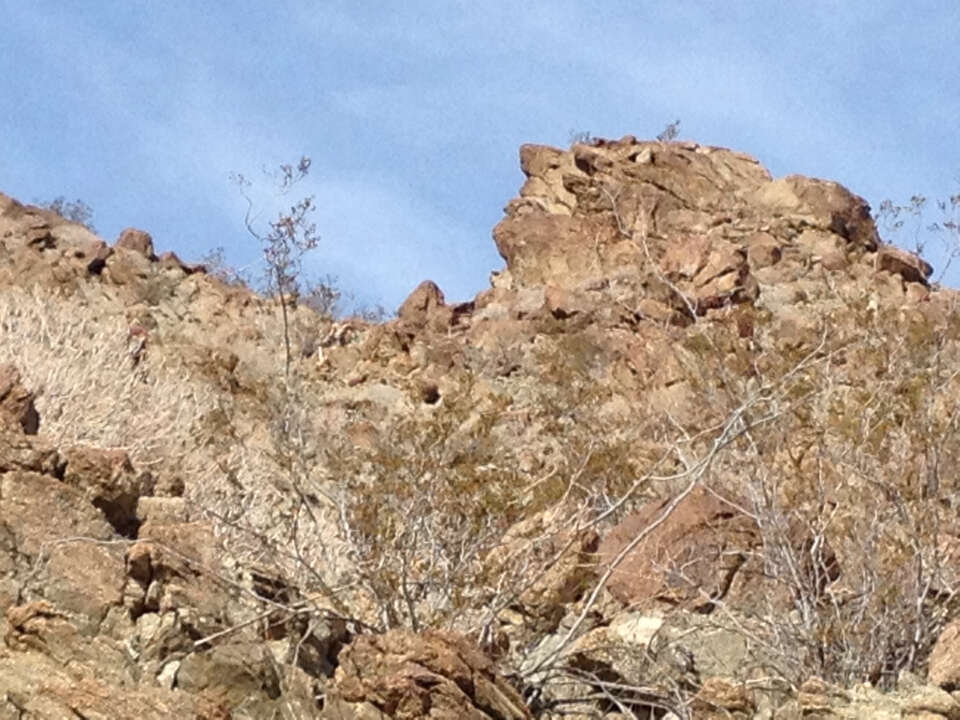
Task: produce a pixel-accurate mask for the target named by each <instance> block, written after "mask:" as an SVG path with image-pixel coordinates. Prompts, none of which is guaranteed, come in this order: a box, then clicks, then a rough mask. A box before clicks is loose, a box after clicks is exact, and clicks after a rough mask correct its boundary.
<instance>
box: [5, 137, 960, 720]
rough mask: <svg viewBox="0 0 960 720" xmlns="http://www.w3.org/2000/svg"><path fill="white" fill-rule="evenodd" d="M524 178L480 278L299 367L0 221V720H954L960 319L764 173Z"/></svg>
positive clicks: (194, 281)
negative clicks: (922, 676)
mask: <svg viewBox="0 0 960 720" xmlns="http://www.w3.org/2000/svg"><path fill="white" fill-rule="evenodd" d="M520 161H521V167H522V169H523V172H524V174H525V175H526V180H525V182H524V185H523V187H522V189H521V190H520V193H519V196H518V197H516V198H514V199H513V200H511V201H510V203H509V204H508V205H507V208H506V214H505V217H504V218H503V220H502V221H501V222H500V223H499V224H498V225H497V226H496V228H494V231H493V239H494V241H495V243H496V245H497V248H498V249H499V251H500V253H501V255H502V256H503V258H504V260H505V265H506V266H505V268H504V269H502V270H500V271H497V272H494V273H493V274H492V276H491V287H490V288H489V289H486V290H484V291H483V292H481V293H479V294H478V295H477V296H476V298H474V299H473V300H471V301H469V302H464V303H456V304H454V303H448V302H447V301H446V299H445V298H444V295H443V292H442V290H441V289H440V288H439V287H438V286H437V285H436V284H435V283H433V282H430V281H424V282H423V283H421V284H420V285H419V286H418V287H416V288H415V289H414V290H413V292H412V293H411V295H410V297H409V298H408V299H407V300H406V302H404V303H403V305H402V306H401V308H400V309H399V310H398V313H397V317H395V318H391V319H388V320H387V321H385V322H382V323H376V324H375V323H372V322H368V321H367V320H364V319H362V318H350V319H341V320H340V321H337V322H335V321H334V320H333V318H330V317H326V316H321V315H318V314H317V313H315V312H313V311H312V310H310V308H308V307H306V305H304V304H303V303H299V302H298V303H296V304H290V305H288V306H287V307H286V308H285V309H286V311H287V313H288V319H289V327H288V328H287V329H288V330H289V338H285V337H284V331H283V328H284V326H283V325H282V324H281V321H280V320H279V319H278V318H279V314H278V310H279V308H278V307H277V305H276V303H275V302H274V301H273V300H271V299H269V298H262V297H258V296H257V295H256V294H255V293H253V292H252V291H251V290H250V289H249V288H245V287H240V286H237V285H236V284H233V285H232V284H230V283H228V282H226V281H223V280H220V279H218V278H217V277H216V275H217V273H214V272H211V273H210V274H208V273H206V272H205V270H204V268H202V267H201V266H194V265H188V264H186V263H184V262H182V261H181V260H180V259H179V258H177V257H176V256H175V255H173V254H172V253H159V255H158V253H157V249H156V248H154V245H153V240H152V238H151V237H150V235H149V233H147V232H145V231H142V230H135V229H128V230H125V231H124V232H123V233H122V234H121V236H120V237H119V238H118V239H117V241H116V242H115V243H113V244H107V243H106V242H104V241H103V240H102V239H101V238H99V237H97V236H95V235H93V234H92V233H91V232H89V231H88V230H86V229H85V228H82V227H80V226H78V225H75V224H73V223H70V222H67V221H66V220H64V219H63V218H61V217H59V216H57V215H56V214H55V213H52V212H50V211H46V210H42V209H39V208H33V207H29V206H25V205H22V204H20V203H18V202H16V201H15V200H13V199H11V198H8V197H6V196H2V195H0V334H2V336H3V337H2V338H0V340H3V342H0V616H2V617H3V618H4V619H3V622H2V624H0V636H2V644H0V719H2V720H5V718H6V717H8V716H9V717H12V718H13V717H15V718H20V717H23V718H28V717H29V718H34V717H36V718H51V720H52V719H53V718H61V717H89V718H100V717H116V718H121V719H123V718H131V719H132V718H141V717H143V718H153V717H156V718H160V717H196V718H211V719H212V718H228V717H235V718H238V719H239V718H248V717H280V716H283V717H287V716H290V717H296V718H308V717H329V718H387V717H390V718H410V719H411V720H412V719H413V718H420V717H431V718H451V717H467V718H478V719H483V718H503V719H507V718H532V717H537V718H544V719H546V718H550V719H551V720H553V719H555V718H556V719H559V718H564V720H568V719H569V718H575V719H576V720H580V719H583V720H586V718H610V719H611V720H612V719H613V718H617V719H618V720H619V718H622V717H629V715H630V713H633V714H634V716H636V717H644V718H669V717H671V714H672V717H677V718H683V720H687V718H699V717H703V718H713V717H716V718H720V717H736V718H748V717H764V718H790V717H797V718H799V717H804V718H817V717H824V718H826V717H851V718H852V717H912V718H917V720H919V718H927V719H932V718H936V717H958V716H960V715H958V710H957V707H958V706H957V702H956V697H955V693H956V691H957V690H958V687H960V686H958V683H960V679H958V676H957V673H956V671H955V668H956V667H957V665H958V663H957V661H956V655H957V653H956V647H955V646H956V645H957V643H956V635H957V632H956V622H957V620H956V607H955V604H951V602H952V601H951V598H953V597H954V595H955V589H956V588H955V585H956V577H957V573H956V568H954V567H953V565H954V564H955V563H954V562H953V560H954V559H955V558H954V557H953V550H950V548H955V547H956V546H957V545H958V543H960V540H958V538H960V532H958V530H957V526H956V521H955V517H953V515H954V514H955V508H956V507H957V506H958V503H960V494H958V492H960V491H958V488H957V484H956V482H955V481H954V478H953V476H952V475H951V474H950V471H949V468H952V467H954V466H955V465H956V463H957V462H960V439H958V438H960V434H958V433H957V432H956V418H957V416H958V411H957V401H956V398H957V397H960V379H958V378H960V366H958V364H957V358H958V357H960V319H958V317H960V316H958V314H957V313H956V310H955V308H956V307H957V306H958V302H957V301H958V296H957V294H956V293H955V292H953V291H949V290H944V289H941V288H938V287H936V286H933V287H931V286H930V285H929V283H928V278H929V277H930V275H931V268H930V266H929V265H928V264H927V263H925V262H924V261H923V260H922V259H920V258H918V257H915V256H913V255H911V254H909V253H907V252H904V251H902V250H899V249H897V248H893V247H889V246H886V245H884V244H883V243H882V242H881V240H880V238H879V237H878V235H877V231H876V228H875V226H874V224H873V222H872V220H871V219H870V213H869V208H868V207H867V205H866V203H865V202H864V201H863V200H862V199H861V198H859V197H857V196H856V195H854V194H852V193H850V192H849V191H847V190H846V189H844V188H843V187H841V186H839V185H837V184H835V183H831V182H827V181H823V180H816V179H810V178H803V177H798V176H790V177H786V178H781V179H774V178H772V177H771V176H770V174H769V173H768V172H767V171H766V170H765V169H764V168H763V167H761V166H760V165H759V164H758V163H757V161H756V160H754V159H753V158H751V157H749V156H747V155H744V154H742V153H737V152H734V151H731V150H726V149H723V148H714V147H704V146H700V145H696V144H693V143H665V142H644V141H639V140H637V139H635V138H633V137H626V138H623V139H621V140H619V141H595V142H592V143H590V144H576V145H574V146H573V147H571V148H570V149H567V150H560V149H555V148H548V147H543V146H535V145H527V146H524V147H523V148H521V151H520ZM286 339H289V340H290V343H291V346H292V347H293V348H295V349H297V352H296V353H295V355H296V357H295V358H294V361H293V362H292V363H291V368H290V375H289V376H286V375H285V370H284V368H283V362H281V361H279V360H278V358H280V357H281V356H282V355H283V354H284V353H283V352H278V349H280V348H283V347H284V343H285V340H286ZM10 363H13V364H10ZM34 393H35V394H34ZM41 421H42V422H41ZM692 478H696V479H697V482H696V485H695V487H694V490H693V491H692V492H691V493H690V494H689V495H687V496H685V497H683V498H681V500H680V501H679V502H676V501H677V499H678V497H679V496H678V493H680V492H682V490H683V488H685V487H688V486H689V483H690V481H691V479H692ZM944 548H946V549H947V550H948V551H944V550H943V549H944ZM935 550H936V551H937V552H935ZM615 562H616V563H617V564H616V567H613V565H614V563H615ZM917 568H920V569H921V574H922V573H923V572H927V573H928V576H923V577H919V576H918V575H917V572H916V570H917ZM910 593H913V594H912V595H911V594H910ZM918 609H919V610H918ZM864 618H867V619H869V622H867V621H865V620H864ZM438 628H443V629H442V630H439V629H438ZM414 630H417V632H414ZM941 630H942V632H941ZM936 633H939V640H937V637H936ZM935 641H936V642H935ZM910 671H915V672H917V671H918V672H927V673H928V680H929V684H926V685H925V684H923V683H921V682H920V681H918V680H916V678H915V677H914V676H913V675H911V672H910ZM508 678H509V680H508ZM866 681H869V683H870V685H866V684H864V683H866ZM878 687H879V688H883V690H884V691H885V692H881V691H880V690H878V689H876V688H878ZM951 693H954V695H951Z"/></svg>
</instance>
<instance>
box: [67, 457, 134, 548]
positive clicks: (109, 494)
mask: <svg viewBox="0 0 960 720" xmlns="http://www.w3.org/2000/svg"><path fill="white" fill-rule="evenodd" d="M61 458H62V460H63V462H64V470H63V482H65V483H66V484H67V485H71V486H73V487H75V488H78V489H79V490H81V491H83V493H84V494H85V495H86V496H87V497H88V498H89V499H90V502H91V503H93V505H94V506H95V507H97V508H99V509H100V510H101V511H102V512H103V514H104V515H105V516H106V518H107V520H108V521H109V522H110V524H111V525H113V526H114V527H115V528H116V529H117V531H118V532H119V533H121V534H123V535H127V536H128V537H132V536H133V534H134V533H135V532H136V528H137V526H138V525H139V521H138V520H137V501H138V500H139V499H140V496H141V495H148V494H151V493H152V491H153V478H152V477H151V476H150V474H149V473H138V472H137V471H136V470H135V469H134V467H133V464H132V463H131V462H130V458H129V456H128V455H127V453H126V452H124V451H123V450H103V449H101V448H93V447H87V446H76V447H69V448H66V449H64V450H63V451H61Z"/></svg>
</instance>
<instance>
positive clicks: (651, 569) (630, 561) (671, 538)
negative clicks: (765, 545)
mask: <svg viewBox="0 0 960 720" xmlns="http://www.w3.org/2000/svg"><path fill="white" fill-rule="evenodd" d="M671 502H672V500H671V499H668V500H664V501H661V502H655V503H649V504H648V505H645V506H643V507H642V508H640V510H638V511H637V512H636V513H634V514H633V515H630V516H629V517H627V518H626V519H625V520H624V521H623V522H621V523H620V524H619V525H618V526H617V527H615V528H614V529H613V530H612V531H611V532H610V533H609V534H608V535H607V536H606V537H604V538H603V540H602V541H601V543H600V548H599V556H600V559H601V562H602V563H604V564H606V563H609V562H612V561H613V560H614V559H615V558H616V557H617V556H618V555H619V554H620V553H621V552H622V551H623V550H624V549H625V548H626V546H627V545H629V544H630V543H631V542H632V541H633V540H634V538H636V537H637V536H638V535H639V534H640V533H643V532H645V531H647V529H648V528H650V527H651V526H653V525H654V524H656V523H658V522H659V524H658V525H656V527H654V528H653V529H652V530H650V531H649V533H648V534H647V535H646V537H645V539H644V540H642V541H641V542H640V543H639V544H638V545H637V546H636V547H635V548H634V549H633V550H632V551H630V552H629V553H628V554H627V555H626V556H625V557H624V559H623V561H622V562H621V564H620V565H619V566H618V567H617V569H616V571H615V572H614V573H613V575H612V576H611V578H610V581H609V585H608V587H609V589H610V592H611V593H612V594H613V595H614V596H616V597H617V598H618V599H620V600H621V601H622V602H624V603H627V604H633V603H643V602H649V601H652V600H657V601H660V602H665V603H667V604H669V605H682V606H686V607H689V608H691V609H695V610H699V611H709V610H710V609H712V608H713V607H714V604H715V603H716V601H718V600H721V599H723V598H724V597H725V596H726V594H727V592H728V590H729V589H730V586H731V584H732V583H733V581H734V577H735V576H736V574H737V572H738V571H739V570H740V569H741V567H742V566H743V565H744V563H745V562H746V561H747V557H748V555H749V554H750V552H751V550H752V549H753V548H755V547H756V546H757V544H758V542H759V536H758V534H757V528H756V525H755V523H754V522H753V520H752V519H750V518H749V517H748V516H746V515H744V514H743V513H742V512H741V511H740V510H738V509H737V506H738V504H739V503H737V502H733V501H727V500H725V499H724V498H722V496H719V495H717V494H714V493H713V492H711V491H708V490H707V489H706V488H704V487H702V486H697V487H696V488H694V490H693V491H692V492H691V493H690V494H689V495H687V497H686V498H684V499H683V500H681V501H680V502H679V503H678V504H677V505H676V507H675V508H674V510H673V511H672V512H670V513H669V514H667V515H666V516H665V513H667V511H668V510H669V506H670V504H671ZM740 506H741V507H742V505H740ZM664 516H665V517H664ZM661 518H663V520H662V521H661V520H660V519H661Z"/></svg>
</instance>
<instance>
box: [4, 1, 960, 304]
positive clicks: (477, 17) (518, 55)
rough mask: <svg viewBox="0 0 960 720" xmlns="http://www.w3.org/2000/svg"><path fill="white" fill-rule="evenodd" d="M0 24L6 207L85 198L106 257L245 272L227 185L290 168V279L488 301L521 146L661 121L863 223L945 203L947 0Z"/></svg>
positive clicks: (28, 13) (197, 9) (235, 14)
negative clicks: (116, 246) (138, 251)
mask: <svg viewBox="0 0 960 720" xmlns="http://www.w3.org/2000/svg"><path fill="white" fill-rule="evenodd" d="M0 17H2V18H3V28H2V31H0V191H2V192H5V193H7V194H10V195H13V196H14V197H17V198H18V199H20V200H23V201H27V202H29V201H34V200H50V199H52V198H54V197H56V196H60V195H63V196H66V197H67V198H68V199H71V200H72V199H75V198H80V199H83V200H84V201H85V202H86V203H88V204H89V205H90V206H91V207H92V208H93V210H94V213H95V214H94V218H93V222H94V224H95V225H96V227H97V229H98V231H99V232H100V233H101V234H102V235H103V236H104V237H106V238H107V239H110V240H112V239H113V238H115V237H116V235H117V234H118V233H119V231H120V230H121V229H123V228H124V227H127V226H137V227H141V228H143V229H145V230H148V231H150V232H151V233H152V234H153V236H154V241H155V245H156V246H157V248H158V249H159V250H167V249H172V250H174V251H176V252H177V253H178V254H180V255H181V256H182V257H184V258H185V259H199V258H200V257H201V256H202V255H203V254H205V253H206V252H208V251H209V250H211V249H212V248H215V247H217V246H223V247H224V248H225V251H226V255H227V258H228V259H229V260H230V261H231V262H232V263H234V264H236V265H239V266H249V267H251V268H253V269H254V271H256V268H257V263H258V248H257V246H256V244H255V243H254V242H253V241H252V240H251V238H249V236H247V235H246V234H245V231H244V229H243V222H242V221H243V214H244V208H245V205H244V201H243V200H242V198H241V197H240V196H239V194H238V192H237V189H236V188H235V187H234V186H232V185H231V184H230V182H229V180H228V177H229V175H230V173H231V172H242V173H244V174H246V175H248V176H250V177H252V178H257V177H258V175H259V169H260V168H261V167H263V166H269V167H273V166H276V165H277V164H279V163H282V162H295V161H296V159H297V158H299V157H300V155H302V154H307V155H309V156H310V157H312V158H313V168H312V171H311V175H310V177H309V178H308V180H307V182H305V183H304V184H303V186H302V190H303V192H306V193H313V194H315V196H316V200H317V203H318V206H319V209H318V211H317V214H316V223H317V226H318V229H319V231H320V233H321V237H322V241H321V245H320V248H319V249H318V250H317V251H316V252H315V253H314V254H313V256H312V258H311V259H310V260H309V261H308V264H309V269H310V270H311V271H312V272H314V273H315V274H325V273H332V274H334V275H337V276H338V277H339V278H340V284H341V285H342V286H343V288H344V289H346V290H348V291H351V292H352V293H353V294H354V295H355V296H356V298H357V300H358V301H359V302H360V303H363V304H373V303H382V304H383V305H385V306H386V307H387V308H388V309H391V310H392V309H394V308H396V306H397V305H398V304H399V303H400V302H401V301H402V300H403V298H404V297H405V296H406V294H407V293H408V292H409V291H410V290H411V289H412V288H413V287H415V286H416V285H417V283H419V282H420V281H421V280H423V279H425V278H431V279H433V280H435V281H436V282H437V283H438V284H439V285H440V286H441V287H442V288H443V289H444V291H445V292H446V294H447V297H448V299H452V300H460V299H466V298H468V297H472V296H473V294H474V293H476V292H477V291H479V290H481V289H483V288H485V287H487V283H488V276H489V273H490V271H491V270H493V269H497V268H500V267H502V265H503V263H502V261H501V259H500V258H499V256H498V255H497V252H496V249H495V247H494V245H493V241H492V240H491V237H490V231H491V229H492V227H493V226H494V224H496V222H497V221H498V220H499V219H500V217H501V216H502V208H503V206H504V205H505V203H506V201H507V200H508V199H509V198H510V197H512V196H513V195H514V194H515V193H516V191H517V189H518V188H519V186H520V184H521V182H522V175H521V173H520V171H519V167H518V160H517V149H518V147H519V146H520V145H521V144H522V143H525V142H539V143H547V144H554V145H562V146H566V145H567V144H568V143H569V140H570V133H571V131H585V132H589V133H592V134H593V135H598V136H603V137H620V136H622V135H624V134H628V133H631V134H635V135H637V136H639V137H653V136H655V135H656V134H657V133H659V132H660V131H661V130H662V129H663V128H664V126H665V125H666V124H667V123H669V122H671V121H673V120H675V119H680V120H681V126H680V137H681V138H683V139H690V140H696V141H697V142H700V143H704V144H714V145H722V146H726V147H732V148H735V149H738V150H742V151H745V152H748V153H750V154H752V155H754V156H756V157H757V158H758V159H759V160H760V161H761V162H762V163H763V164H764V165H766V166H767V167H768V168H769V169H770V170H771V172H772V173H773V174H774V175H775V176H780V175H785V174H790V173H802V174H806V175H811V176H815V177H822V178H827V179H832V180H837V181H839V182H841V183H843V184H845V185H846V186H848V187H849V188H850V189H851V190H853V191H854V192H856V193H858V194H860V195H863V196H864V197H866V198H867V200H868V201H870V202H871V204H872V205H874V206H875V207H876V206H877V205H878V204H879V202H880V201H881V200H883V199H884V198H892V199H894V200H898V201H905V200H906V199H907V198H909V197H910V196H911V195H912V194H914V193H922V194H924V195H927V196H928V197H931V198H943V197H947V196H949V195H953V194H956V193H960V142H958V138H957V128H958V118H960V76H958V74H957V69H958V67H960V49H958V48H960V45H958V41H957V38H958V36H960V3H958V2H956V0H949V1H948V0H944V1H942V2H924V1H923V0H917V1H916V2H911V3H906V2H882V1H874V2H866V1H861V0H831V1H828V0H811V1H810V2H806V3H786V2H775V1H774V2H771V0H765V1H763V2H754V1H752V0H751V1H744V2H728V3H719V2H713V1H709V2H708V1H706V0H703V1H701V2H692V1H684V0H673V1H672V2H662V1H661V2H646V1H644V0H632V1H624V2H620V1H619V0H608V1H607V2H603V3H597V2H594V3H586V2H568V1H566V0H554V1H550V2H546V1H543V2H541V1H538V0H528V1H527V2H524V3H516V2H501V1H500V0H488V1H487V2H484V3H476V2H459V1H457V0H447V1H445V2H444V1H440V0H437V1H433V0H419V1H418V0H408V1H407V2H404V3H399V2H396V3H390V2H384V1H383V0H381V1H380V2H367V1H365V0H352V1H348V2H338V1H336V0H322V1H315V2H306V1H302V2H297V1H294V0H275V1H274V2H270V3H265V2H256V3H255V2H249V1H248V0H234V1H233V2H230V3H226V2H208V3H197V2H185V1H181V0H164V1H163V2H160V1H159V0H149V1H148V0H123V1H115V2H114V1H110V0H98V1H97V2H52V1H48V0H31V1H27V0H0ZM257 199H258V202H259V203H260V204H261V205H262V206H264V207H269V200H268V199H266V198H265V197H262V196H258V198H257ZM933 219H935V218H934V214H931V216H930V220H933ZM902 242H903V243H904V244H907V243H908V242H909V241H908V240H906V239H905V240H902ZM934 245H935V243H933V242H931V244H930V245H929V247H930V248H931V253H930V255H931V259H932V261H933V262H934V264H935V265H939V266H941V267H942V265H943V261H942V259H941V258H940V257H939V256H938V254H937V253H936V251H935V247H934ZM944 280H945V282H946V283H948V284H951V285H954V286H956V285H960V265H958V268H956V269H954V268H951V270H950V271H949V272H948V273H947V275H946V276H945V278H944Z"/></svg>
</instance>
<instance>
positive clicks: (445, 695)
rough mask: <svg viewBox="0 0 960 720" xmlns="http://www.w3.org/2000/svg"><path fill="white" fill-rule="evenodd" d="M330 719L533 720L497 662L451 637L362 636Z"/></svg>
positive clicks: (337, 688)
mask: <svg viewBox="0 0 960 720" xmlns="http://www.w3.org/2000/svg"><path fill="white" fill-rule="evenodd" d="M323 716H324V717H327V718H331V719H333V718H337V719H339V718H345V719H346V718H398V720H399V719H403V720H414V719H415V718H436V719H437V720H441V719H442V720H446V719H448V718H449V719H450V720H455V719H456V718H470V719H471V720H486V719H488V718H490V719H495V720H514V719H516V720H521V719H524V718H529V717H531V715H530V712H529V711H528V710H527V708H526V705H525V704H524V702H523V698H521V697H520V695H519V694H518V693H517V691H516V690H515V689H514V688H513V687H512V686H511V685H510V684H509V683H507V682H506V681H505V680H504V679H503V678H501V677H499V676H498V674H497V672H496V669H495V667H494V664H493V662H492V661H491V660H490V659H489V658H487V657H486V656H485V655H484V654H483V653H481V652H480V651H479V650H477V649H476V648H475V647H473V646H472V645H471V644H470V643H469V642H468V641H467V640H466V639H465V638H463V637H460V636H457V635H455V634H452V633H442V632H426V633H423V634H421V635H414V634H412V633H405V632H389V633H387V634H386V635H382V636H362V637H359V638H357V639H356V640H354V642H353V643H352V644H351V645H350V646H348V647H347V648H346V649H345V650H344V651H343V652H342V653H341V654H340V667H339V668H338V669H337V672H336V675H335V676H334V681H333V684H332V686H331V688H330V690H329V694H328V697H327V707H326V708H325V709H324V715H323Z"/></svg>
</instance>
